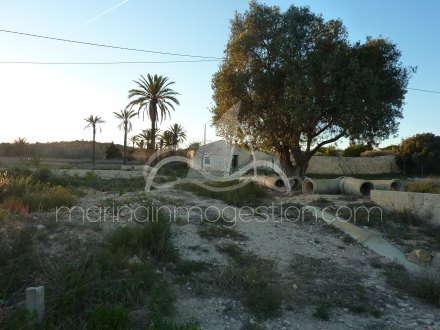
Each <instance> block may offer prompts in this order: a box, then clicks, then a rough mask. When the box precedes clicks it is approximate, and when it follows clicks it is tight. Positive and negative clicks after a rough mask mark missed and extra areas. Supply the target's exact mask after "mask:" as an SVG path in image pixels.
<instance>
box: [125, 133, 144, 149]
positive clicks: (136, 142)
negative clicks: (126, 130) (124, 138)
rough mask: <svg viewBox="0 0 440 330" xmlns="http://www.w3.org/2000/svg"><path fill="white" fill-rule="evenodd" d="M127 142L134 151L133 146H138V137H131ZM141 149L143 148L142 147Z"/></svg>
mask: <svg viewBox="0 0 440 330" xmlns="http://www.w3.org/2000/svg"><path fill="white" fill-rule="evenodd" d="M128 140H129V141H130V142H131V147H132V149H133V151H134V146H135V145H138V142H139V137H138V136H137V135H133V136H132V137H130V138H129V139H128ZM142 147H143V146H142Z"/></svg>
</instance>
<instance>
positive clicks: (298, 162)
mask: <svg viewBox="0 0 440 330" xmlns="http://www.w3.org/2000/svg"><path fill="white" fill-rule="evenodd" d="M292 156H293V158H294V159H295V165H294V171H293V175H295V176H299V177H300V178H304V177H305V175H306V172H307V168H308V167H309V161H310V156H309V155H303V154H302V153H300V154H299V155H294V154H293V153H292Z"/></svg>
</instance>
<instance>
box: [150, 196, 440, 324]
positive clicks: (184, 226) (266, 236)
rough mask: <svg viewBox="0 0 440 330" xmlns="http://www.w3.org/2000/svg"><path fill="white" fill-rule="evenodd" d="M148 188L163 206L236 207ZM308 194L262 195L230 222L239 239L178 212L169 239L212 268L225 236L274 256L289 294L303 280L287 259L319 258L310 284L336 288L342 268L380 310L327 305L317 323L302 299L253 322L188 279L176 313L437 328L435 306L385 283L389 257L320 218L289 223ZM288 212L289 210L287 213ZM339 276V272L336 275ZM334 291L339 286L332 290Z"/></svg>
mask: <svg viewBox="0 0 440 330" xmlns="http://www.w3.org/2000/svg"><path fill="white" fill-rule="evenodd" d="M156 194H157V196H158V198H159V199H161V200H162V204H163V205H168V206H169V207H173V206H175V205H178V206H186V207H200V208H201V209H202V210H207V209H208V210H210V211H211V213H212V212H214V211H213V210H215V209H218V210H226V211H225V212H224V215H225V218H226V219H230V218H231V217H232V216H233V215H234V213H235V214H238V213H237V212H238V209H233V208H231V207H230V206H228V205H226V204H225V203H223V202H221V201H218V200H214V199H210V198H204V197H200V196H196V195H194V194H192V193H190V192H183V191H179V190H172V191H171V190H170V191H160V192H157V193H156ZM327 197H328V196H327ZM329 198H334V197H329ZM314 200H316V197H314V196H293V195H279V196H271V197H269V198H267V199H266V200H265V201H264V203H262V206H264V208H262V210H261V211H262V212H261V213H263V214H260V215H259V216H255V215H242V216H241V221H237V222H236V224H235V226H234V227H233V228H234V229H235V230H236V231H238V232H239V233H240V234H242V235H244V236H245V237H247V239H245V240H234V239H233V238H230V237H218V238H215V239H206V238H203V237H200V235H199V232H200V231H199V230H200V226H201V223H200V220H199V219H200V218H198V217H197V216H194V215H196V214H197V213H195V214H192V215H193V217H192V219H191V220H190V221H187V218H185V219H183V221H182V219H181V220H180V221H177V223H175V224H174V225H173V233H174V241H175V244H176V246H177V248H178V249H179V251H180V253H181V254H182V256H184V257H185V258H187V259H189V260H197V261H200V260H202V261H205V262H208V263H209V264H212V265H213V266H221V265H224V264H225V263H227V260H228V259H227V257H225V255H224V254H223V253H220V252H219V251H218V249H217V248H216V247H217V246H218V245H221V244H223V243H225V242H229V243H233V244H236V245H238V246H240V247H241V248H243V249H244V250H245V251H249V252H252V253H255V254H256V255H258V256H260V257H262V258H266V259H270V260H274V261H275V267H276V270H277V272H278V273H279V274H280V275H281V281H283V282H285V284H287V285H289V286H293V288H294V290H291V291H292V293H291V294H292V295H298V296H301V295H303V294H304V292H302V291H304V290H306V291H307V290H308V289H309V287H308V285H309V284H307V285H306V286H307V287H306V288H302V286H303V284H302V283H301V282H300V280H298V279H297V278H295V276H294V275H293V274H294V273H295V271H294V269H292V263H294V262H295V260H296V261H298V260H301V261H302V262H304V263H307V262H308V260H322V262H323V263H324V264H325V267H323V268H320V269H318V272H320V273H319V274H311V276H314V277H316V278H317V281H318V282H319V281H321V282H323V283H324V287H326V286H327V287H326V290H327V291H329V292H331V287H332V285H334V286H337V285H338V283H341V282H344V281H345V280H346V278H345V277H344V274H350V275H352V276H351V280H352V281H354V282H353V283H350V285H353V286H354V285H355V283H358V284H360V285H362V287H363V289H365V290H366V292H367V296H368V300H369V303H370V304H372V305H374V306H375V307H376V308H377V311H378V313H379V314H380V316H377V318H376V317H374V316H372V315H371V313H364V312H353V311H351V310H349V309H347V307H342V306H341V307H335V308H332V311H331V316H330V320H329V321H327V322H324V321H321V320H319V319H317V318H315V317H313V316H312V314H313V313H314V311H315V308H316V306H315V305H314V304H313V303H311V304H310V303H306V304H304V305H302V306H284V307H283V310H282V314H281V315H280V316H279V317H276V318H273V319H269V320H266V321H262V322H258V321H257V320H256V319H255V317H254V316H253V315H252V314H250V313H249V311H248V310H247V309H246V308H245V307H244V306H243V304H242V302H241V301H239V300H237V299H234V298H233V295H232V296H228V294H225V295H224V296H220V297H219V296H210V295H209V294H208V295H206V294H203V293H200V292H196V290H195V289H194V288H193V287H192V286H194V284H192V283H190V282H188V283H186V284H184V285H182V286H178V290H179V302H178V305H179V312H180V314H181V315H182V316H183V317H185V318H191V317H195V318H197V319H198V320H199V321H200V322H201V326H202V328H203V329H239V328H242V327H246V326H247V327H249V328H252V326H254V328H256V324H257V323H258V324H260V323H261V325H262V326H264V327H267V328H268V329H292V328H298V329H341V328H356V329H372V328H378V329H379V328H391V329H393V328H396V329H397V328H399V329H428V326H432V325H436V326H437V328H440V317H439V316H438V315H440V314H439V311H438V309H436V308H434V307H431V306H429V305H425V304H423V303H421V302H420V301H418V300H416V299H414V298H411V297H408V296H405V295H402V294H401V293H399V292H397V291H396V290H395V289H393V288H392V287H390V286H389V285H388V284H387V283H386V281H385V277H384V274H383V273H384V270H383V267H384V265H386V264H387V263H389V261H388V260H386V259H384V258H380V257H378V256H377V255H375V254H374V253H373V252H371V251H369V250H368V249H366V248H365V247H363V246H361V245H359V244H357V243H356V242H353V241H350V240H349V239H348V238H347V237H346V236H345V235H344V234H343V233H342V232H340V231H338V230H336V229H333V228H332V227H331V226H329V225H327V224H325V223H324V222H323V221H322V220H321V221H320V220H317V219H310V217H305V219H304V221H302V219H299V220H298V221H295V219H296V218H297V213H296V210H295V207H299V205H298V204H308V203H310V202H313V201H314ZM355 202H359V201H355ZM280 206H283V207H284V210H283V211H280ZM288 206H291V208H290V210H288V211H287V213H283V212H285V209H286V208H287V207H288ZM253 211H255V208H254V209H253ZM289 211H292V212H293V214H290V216H289ZM214 213H215V212H214ZM244 213H245V214H249V213H252V210H251V209H247V210H245V211H244V212H243V214H244ZM266 214H267V216H266ZM283 214H284V216H283ZM286 214H287V215H288V216H287V217H286ZM197 215H198V214H197ZM214 218H215V216H214ZM299 267H301V266H299ZM341 274H342V277H341V278H340V279H339V278H337V277H338V276H341ZM326 283H327V284H326ZM348 288H349V289H350V288H351V287H350V286H348ZM303 289H304V290H303ZM353 290H355V289H354V288H353ZM289 293H290V292H289ZM335 294H340V292H337V291H335ZM347 294H350V293H349V292H348V293H347ZM313 298H316V297H313ZM335 298H336V297H335ZM293 300H295V299H293ZM360 303H362V302H360Z"/></svg>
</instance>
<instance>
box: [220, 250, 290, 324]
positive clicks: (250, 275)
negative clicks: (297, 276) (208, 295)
mask: <svg viewBox="0 0 440 330" xmlns="http://www.w3.org/2000/svg"><path fill="white" fill-rule="evenodd" d="M220 249H221V250H222V251H223V252H225V253H227V254H228V255H229V256H231V257H232V259H233V263H232V264H229V265H228V266H226V268H225V269H224V270H223V271H222V272H221V273H222V274H221V277H220V278H219V283H220V285H221V286H223V287H225V288H229V289H233V290H234V291H236V292H240V293H241V294H242V296H243V298H244V303H245V305H246V306H247V307H248V308H249V309H250V310H251V311H252V312H253V313H255V315H257V316H258V317H260V318H268V317H273V316H276V315H278V313H279V310H280V308H281V302H282V296H281V289H280V288H279V287H277V286H275V285H274V284H273V283H272V282H273V279H274V277H275V276H276V275H277V274H276V273H275V272H274V268H273V263H272V262H271V261H269V260H265V259H262V258H259V257H258V256H256V255H254V254H251V253H244V252H243V251H242V250H241V248H239V247H237V246H236V245H233V244H229V245H227V246H225V247H222V248H220Z"/></svg>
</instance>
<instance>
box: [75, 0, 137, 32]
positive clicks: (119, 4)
mask: <svg viewBox="0 0 440 330" xmlns="http://www.w3.org/2000/svg"><path fill="white" fill-rule="evenodd" d="M128 1H129V0H124V1H122V2H120V3H118V4H117V5H115V6H113V7H111V8H109V9H107V10H104V11H103V12H102V13H100V14H98V15H96V16H95V17H93V18H91V19H89V20H88V21H86V22H84V23H82V24H81V25H79V26H77V27H76V28H75V30H74V31H78V30H80V29H82V28H83V27H85V26H87V25H89V24H90V23H92V22H94V21H96V20H97V19H99V18H101V17H102V16H104V15H105V14H108V13H109V12H111V11H113V10H115V9H116V8H118V7H120V6H122V5H124V4H126V3H127V2H128Z"/></svg>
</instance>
